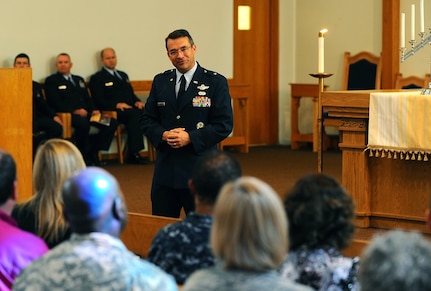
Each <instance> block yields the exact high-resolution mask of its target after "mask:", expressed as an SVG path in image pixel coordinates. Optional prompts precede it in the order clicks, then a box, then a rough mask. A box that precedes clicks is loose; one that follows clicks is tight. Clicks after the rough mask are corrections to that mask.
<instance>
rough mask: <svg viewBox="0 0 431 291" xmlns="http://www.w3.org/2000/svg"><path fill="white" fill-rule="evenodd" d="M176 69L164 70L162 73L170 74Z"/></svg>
mask: <svg viewBox="0 0 431 291" xmlns="http://www.w3.org/2000/svg"><path fill="white" fill-rule="evenodd" d="M174 70H175V69H170V70H166V71H164V72H163V73H161V74H163V75H166V74H170V73H172V72H173V71H174Z"/></svg>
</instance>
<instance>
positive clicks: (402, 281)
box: [358, 230, 431, 291]
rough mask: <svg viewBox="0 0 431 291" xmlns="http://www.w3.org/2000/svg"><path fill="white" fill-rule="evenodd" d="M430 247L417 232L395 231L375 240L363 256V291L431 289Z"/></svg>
mask: <svg viewBox="0 0 431 291" xmlns="http://www.w3.org/2000/svg"><path fill="white" fill-rule="evenodd" d="M430 264H431V244H430V243H429V242H428V241H427V240H426V239H425V238H424V237H423V236H422V235H421V234H420V233H418V232H404V231H401V230H392V231H389V232H388V233H386V234H384V235H379V236H376V237H374V238H373V240H372V241H371V243H370V245H369V246H368V247H367V248H366V249H365V251H364V252H363V254H362V257H361V262H360V267H359V274H358V280H359V283H360V286H361V291H371V290H373V291H379V290H408V291H419V290H431V276H430Z"/></svg>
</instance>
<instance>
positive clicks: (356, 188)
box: [322, 90, 431, 234]
mask: <svg viewBox="0 0 431 291" xmlns="http://www.w3.org/2000/svg"><path fill="white" fill-rule="evenodd" d="M391 91H392V92H393V91H397V90H367V91H325V92H322V108H323V111H324V112H328V115H329V116H330V117H331V118H335V119H338V120H339V121H340V126H339V131H340V143H339V147H340V149H341V150H342V184H343V185H344V187H345V188H346V189H347V190H348V191H349V192H350V194H351V195H352V197H353V198H354V200H355V203H356V210H357V226H358V227H362V228H369V227H375V228H383V229H394V228H403V229H416V230H419V231H421V232H423V233H428V234H429V233H430V231H429V230H428V229H427V227H426V225H425V217H424V213H425V210H426V208H427V207H428V205H429V201H430V195H431V161H428V162H424V161H417V160H400V159H388V158H380V157H379V158H376V157H369V153H368V152H367V151H365V149H366V146H367V139H368V120H369V100H370V94H371V93H373V92H391Z"/></svg>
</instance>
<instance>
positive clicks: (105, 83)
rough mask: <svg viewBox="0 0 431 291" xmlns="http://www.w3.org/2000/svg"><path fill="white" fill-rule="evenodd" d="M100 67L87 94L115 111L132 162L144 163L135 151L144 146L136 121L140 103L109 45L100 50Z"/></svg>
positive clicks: (129, 159)
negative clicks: (118, 66)
mask: <svg viewBox="0 0 431 291" xmlns="http://www.w3.org/2000/svg"><path fill="white" fill-rule="evenodd" d="M100 56H101V61H102V64H103V68H102V69H101V70H100V71H99V72H97V73H95V74H94V75H93V76H91V78H90V90H91V95H92V96H93V98H94V102H96V104H97V106H98V107H99V108H100V109H101V110H110V111H116V112H117V116H118V121H119V122H120V123H123V124H124V125H125V127H126V131H127V138H128V147H129V148H128V150H129V157H128V159H127V162H129V163H132V164H147V163H148V160H147V159H144V158H142V157H141V156H140V155H139V152H140V151H141V150H142V149H144V135H143V132H142V129H141V127H140V125H139V120H140V116H141V115H142V110H143V109H144V104H143V103H142V102H141V100H140V99H139V98H138V97H137V96H136V95H135V93H134V91H133V88H132V86H131V85H130V81H129V76H128V75H127V74H126V73H124V72H122V71H118V70H116V69H115V67H116V66H117V57H116V55H115V51H114V50H113V49H112V48H105V49H103V50H102V51H101V54H100Z"/></svg>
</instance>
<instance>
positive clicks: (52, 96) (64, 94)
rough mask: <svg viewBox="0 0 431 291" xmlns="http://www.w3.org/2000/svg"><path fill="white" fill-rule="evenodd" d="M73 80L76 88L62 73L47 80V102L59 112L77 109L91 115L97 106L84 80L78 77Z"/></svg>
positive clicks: (74, 76) (73, 76)
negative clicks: (81, 109) (82, 109)
mask: <svg viewBox="0 0 431 291" xmlns="http://www.w3.org/2000/svg"><path fill="white" fill-rule="evenodd" d="M72 78H73V81H74V83H75V86H74V85H73V84H72V83H71V82H69V81H67V80H66V79H65V78H64V77H63V75H62V74H60V73H56V74H53V75H51V76H49V77H48V78H46V80H45V94H46V100H47V101H48V103H49V104H50V105H51V106H52V107H54V109H55V110H56V111H57V112H73V111H74V110H76V109H80V108H84V109H85V110H87V111H88V114H89V115H91V112H92V111H93V110H95V106H94V102H93V100H92V99H91V97H90V95H89V94H88V89H87V85H86V84H85V81H84V79H83V78H82V77H80V76H76V75H72Z"/></svg>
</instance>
